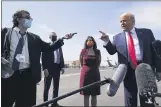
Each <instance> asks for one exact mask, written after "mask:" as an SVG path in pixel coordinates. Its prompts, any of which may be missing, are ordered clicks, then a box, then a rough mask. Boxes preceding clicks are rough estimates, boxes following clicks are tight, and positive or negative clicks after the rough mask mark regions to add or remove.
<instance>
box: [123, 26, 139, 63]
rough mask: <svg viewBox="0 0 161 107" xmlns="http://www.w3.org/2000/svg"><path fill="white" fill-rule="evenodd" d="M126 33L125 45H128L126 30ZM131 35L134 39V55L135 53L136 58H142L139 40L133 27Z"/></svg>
mask: <svg viewBox="0 0 161 107" xmlns="http://www.w3.org/2000/svg"><path fill="white" fill-rule="evenodd" d="M125 34H126V42H127V46H128V32H125ZM131 36H132V38H133V41H134V48H135V55H136V60H137V61H138V60H142V56H141V50H140V45H139V40H138V37H137V34H136V31H135V28H133V29H132V30H131Z"/></svg>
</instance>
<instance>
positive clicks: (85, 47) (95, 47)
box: [84, 36, 97, 49]
mask: <svg viewBox="0 0 161 107" xmlns="http://www.w3.org/2000/svg"><path fill="white" fill-rule="evenodd" d="M89 38H91V39H92V41H93V43H94V45H93V49H97V44H96V41H95V39H94V38H93V37H92V36H88V37H87V39H86V40H85V43H84V49H87V41H88V39H89Z"/></svg>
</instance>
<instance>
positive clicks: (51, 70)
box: [42, 32, 64, 107]
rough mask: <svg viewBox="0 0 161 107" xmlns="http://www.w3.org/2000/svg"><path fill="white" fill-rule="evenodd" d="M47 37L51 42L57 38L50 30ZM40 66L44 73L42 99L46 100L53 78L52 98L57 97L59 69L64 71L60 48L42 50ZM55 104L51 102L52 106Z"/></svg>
mask: <svg viewBox="0 0 161 107" xmlns="http://www.w3.org/2000/svg"><path fill="white" fill-rule="evenodd" d="M49 38H50V39H51V43H55V42H56V40H57V35H56V33H55V32H51V34H50V36H49ZM42 68H43V70H44V73H45V79H44V101H47V100H48V93H49V89H50V85H51V80H52V79H53V98H55V97H58V93H59V80H60V71H62V73H64V58H63V52H62V48H59V49H57V50H55V51H51V52H43V53H42ZM56 106H59V105H58V104H57V102H54V104H52V107H56Z"/></svg>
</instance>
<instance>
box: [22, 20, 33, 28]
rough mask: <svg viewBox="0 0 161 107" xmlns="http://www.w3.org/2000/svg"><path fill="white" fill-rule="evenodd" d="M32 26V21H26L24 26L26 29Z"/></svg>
mask: <svg viewBox="0 0 161 107" xmlns="http://www.w3.org/2000/svg"><path fill="white" fill-rule="evenodd" d="M31 24H32V19H25V22H24V24H23V26H24V27H25V28H30V27H31Z"/></svg>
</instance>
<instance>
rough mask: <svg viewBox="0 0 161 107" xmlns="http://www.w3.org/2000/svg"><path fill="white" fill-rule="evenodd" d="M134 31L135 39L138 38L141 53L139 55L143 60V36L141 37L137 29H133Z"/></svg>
mask: <svg viewBox="0 0 161 107" xmlns="http://www.w3.org/2000/svg"><path fill="white" fill-rule="evenodd" d="M135 31H136V34H137V37H138V41H139V46H140V51H141V55H142V58H143V47H144V46H143V36H142V33H143V32H141V31H140V30H139V29H137V28H135Z"/></svg>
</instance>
